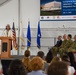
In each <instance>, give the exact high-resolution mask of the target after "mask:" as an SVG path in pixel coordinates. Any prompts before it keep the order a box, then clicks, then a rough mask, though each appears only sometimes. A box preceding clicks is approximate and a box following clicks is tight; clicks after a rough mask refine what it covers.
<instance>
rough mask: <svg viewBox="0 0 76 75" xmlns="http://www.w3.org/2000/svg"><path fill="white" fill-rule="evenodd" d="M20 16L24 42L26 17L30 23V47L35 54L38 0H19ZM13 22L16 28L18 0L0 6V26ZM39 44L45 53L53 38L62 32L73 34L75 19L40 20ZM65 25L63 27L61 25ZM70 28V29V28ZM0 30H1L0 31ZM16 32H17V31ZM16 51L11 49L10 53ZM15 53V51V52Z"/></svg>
mask: <svg viewBox="0 0 76 75" xmlns="http://www.w3.org/2000/svg"><path fill="white" fill-rule="evenodd" d="M20 5H21V6H20V9H21V10H20V18H21V20H22V25H23V32H24V35H25V44H26V32H27V26H28V19H29V20H30V25H31V32H32V33H31V34H32V47H31V54H32V55H36V53H37V51H38V49H37V47H36V45H37V44H36V36H37V25H38V24H37V23H38V21H39V18H40V0H21V3H20ZM13 19H14V22H15V25H16V28H18V0H11V1H10V2H8V3H7V4H5V5H3V6H1V7H0V28H5V26H6V24H7V23H9V24H10V25H11V27H12V22H13ZM40 24H41V25H40V26H41V32H42V38H41V45H42V48H41V50H43V51H44V52H45V54H46V53H47V52H48V46H53V45H54V38H51V37H57V36H58V35H63V34H64V33H66V34H68V33H72V34H73V36H74V35H75V33H76V31H75V28H76V25H75V24H76V21H41V22H40ZM63 25H64V26H65V28H64V27H63ZM70 29H71V30H70ZM0 32H1V31H0ZM17 34H18V32H17ZM17 36H18V35H17ZM25 49H26V47H25ZM15 53H16V51H15V50H13V51H12V54H15ZM23 53H24V50H23V51H22V50H21V49H20V52H19V54H20V55H21V54H23ZM16 54H17V53H16Z"/></svg>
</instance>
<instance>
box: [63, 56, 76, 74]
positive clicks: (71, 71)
mask: <svg viewBox="0 0 76 75" xmlns="http://www.w3.org/2000/svg"><path fill="white" fill-rule="evenodd" d="M62 61H64V62H66V63H68V64H69V68H68V70H69V72H70V74H71V75H74V73H75V69H74V67H73V66H70V58H69V56H67V55H63V56H62Z"/></svg>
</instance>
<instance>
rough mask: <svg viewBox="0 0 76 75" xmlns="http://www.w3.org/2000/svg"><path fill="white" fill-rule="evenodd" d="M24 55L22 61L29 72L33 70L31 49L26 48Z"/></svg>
mask: <svg viewBox="0 0 76 75" xmlns="http://www.w3.org/2000/svg"><path fill="white" fill-rule="evenodd" d="M24 56H25V57H24V58H23V59H22V62H23V63H24V65H25V68H26V70H27V72H30V71H31V68H30V51H29V50H26V51H25V53H24Z"/></svg>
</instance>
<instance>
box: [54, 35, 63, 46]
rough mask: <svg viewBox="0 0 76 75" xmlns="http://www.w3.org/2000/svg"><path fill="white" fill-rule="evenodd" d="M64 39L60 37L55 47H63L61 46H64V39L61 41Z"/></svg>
mask: <svg viewBox="0 0 76 75" xmlns="http://www.w3.org/2000/svg"><path fill="white" fill-rule="evenodd" d="M61 38H62V37H61V36H58V38H57V39H58V41H57V43H56V44H55V46H54V47H60V46H61V44H62V39H61Z"/></svg>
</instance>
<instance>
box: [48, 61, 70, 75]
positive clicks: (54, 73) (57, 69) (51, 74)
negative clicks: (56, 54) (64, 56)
mask: <svg viewBox="0 0 76 75" xmlns="http://www.w3.org/2000/svg"><path fill="white" fill-rule="evenodd" d="M47 75H70V74H69V71H68V64H67V63H65V62H62V61H61V62H54V63H52V64H50V66H49V68H48V71H47Z"/></svg>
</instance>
